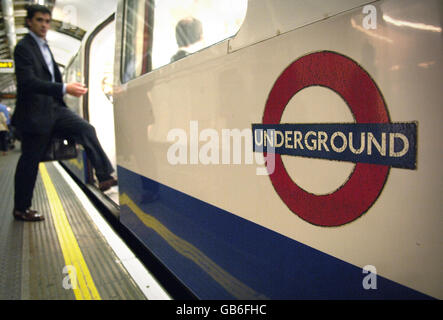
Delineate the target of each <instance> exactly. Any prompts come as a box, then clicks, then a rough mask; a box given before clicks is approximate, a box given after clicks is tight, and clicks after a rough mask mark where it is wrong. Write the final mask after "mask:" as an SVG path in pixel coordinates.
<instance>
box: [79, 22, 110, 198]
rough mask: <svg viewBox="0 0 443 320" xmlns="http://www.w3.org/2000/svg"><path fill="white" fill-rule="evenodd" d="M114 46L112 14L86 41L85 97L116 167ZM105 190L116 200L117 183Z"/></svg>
mask: <svg viewBox="0 0 443 320" xmlns="http://www.w3.org/2000/svg"><path fill="white" fill-rule="evenodd" d="M114 48H115V22H114V16H111V17H110V18H109V19H108V20H106V21H105V22H104V23H103V24H101V25H100V26H99V27H98V28H97V29H96V30H95V31H94V32H93V33H92V35H91V37H90V39H89V40H88V43H87V45H86V52H85V55H86V57H87V60H86V64H85V71H86V72H85V74H87V79H86V83H87V86H88V88H89V94H88V96H87V99H86V106H85V109H87V112H88V114H87V117H88V119H89V122H90V123H91V124H92V125H93V126H94V127H95V129H96V132H97V136H98V139H99V141H100V143H101V145H102V147H103V149H104V151H105V152H106V154H107V156H108V158H109V160H110V161H111V163H112V165H113V167H114V168H116V153H115V129H114V104H113V99H112V88H113V72H114ZM105 194H106V195H107V196H108V197H109V198H111V200H113V201H114V202H115V203H116V204H118V187H117V186H116V187H112V188H111V189H110V190H108V191H106V192H105Z"/></svg>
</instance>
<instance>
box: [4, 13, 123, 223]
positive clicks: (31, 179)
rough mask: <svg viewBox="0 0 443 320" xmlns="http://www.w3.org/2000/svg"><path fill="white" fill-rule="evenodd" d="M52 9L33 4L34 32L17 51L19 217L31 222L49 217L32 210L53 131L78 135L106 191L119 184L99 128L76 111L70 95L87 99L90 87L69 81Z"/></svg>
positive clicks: (29, 24) (30, 25)
mask: <svg viewBox="0 0 443 320" xmlns="http://www.w3.org/2000/svg"><path fill="white" fill-rule="evenodd" d="M50 22H51V11H50V10H49V9H48V8H46V7H45V6H41V5H31V6H28V8H27V16H26V26H27V27H28V29H29V33H28V34H27V35H26V36H25V37H24V38H23V39H22V40H20V41H19V42H18V43H17V46H16V48H15V50H14V60H15V71H16V78H17V102H16V108H15V111H14V114H13V116H12V125H13V126H14V127H16V128H17V130H18V131H19V132H20V135H21V139H22V155H21V157H20V159H19V161H18V163H17V168H16V172H15V195H14V210H13V215H14V217H15V218H16V219H19V220H25V221H41V220H44V216H43V215H42V214H40V213H38V212H37V211H35V210H32V209H31V204H32V195H33V190H34V186H35V181H36V179H37V174H38V164H39V162H40V159H41V158H42V157H43V155H44V153H45V150H46V148H47V146H48V145H49V142H50V139H51V137H52V136H53V135H62V136H64V137H72V138H74V140H75V141H76V142H78V143H80V144H82V145H83V146H84V148H85V151H86V154H87V156H88V158H89V159H90V160H91V163H92V165H93V167H94V168H95V173H96V176H97V179H98V181H99V188H100V190H102V191H104V190H107V189H109V188H110V187H111V186H113V185H116V184H117V180H116V179H115V178H113V177H112V176H111V173H112V172H113V171H114V169H113V168H112V165H111V163H110V161H109V159H108V157H107V156H106V154H105V152H104V151H103V149H102V147H101V146H100V142H99V141H98V139H97V135H96V133H95V129H94V127H93V126H91V125H90V124H89V123H88V122H87V121H85V120H84V119H82V118H80V117H79V116H78V115H77V114H75V113H74V112H73V111H71V110H70V109H69V108H68V107H67V106H66V104H65V102H64V101H63V96H64V94H69V95H72V96H75V97H81V96H83V95H84V94H85V93H86V92H87V88H85V87H84V85H83V84H81V83H68V84H64V83H63V81H62V77H61V74H60V70H59V69H58V66H57V64H56V63H55V61H54V58H53V56H52V53H51V51H50V49H49V47H48V45H47V42H46V33H47V32H48V30H49V26H50Z"/></svg>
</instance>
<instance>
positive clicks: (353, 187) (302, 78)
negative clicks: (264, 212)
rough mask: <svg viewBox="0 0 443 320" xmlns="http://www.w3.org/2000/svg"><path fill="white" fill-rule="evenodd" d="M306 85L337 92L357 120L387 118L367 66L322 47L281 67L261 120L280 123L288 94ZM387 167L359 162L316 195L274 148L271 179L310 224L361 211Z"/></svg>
mask: <svg viewBox="0 0 443 320" xmlns="http://www.w3.org/2000/svg"><path fill="white" fill-rule="evenodd" d="M310 86H323V87H326V88H329V89H331V90H333V91H335V92H336V93H337V94H339V95H340V96H341V97H342V98H343V99H344V100H345V101H346V103H347V104H348V106H349V108H350V110H351V112H352V114H353V115H354V118H355V120H356V122H357V123H390V121H389V116H388V112H387V110H386V106H385V103H384V100H383V97H382V95H381V93H380V91H379V90H378V88H377V86H376V84H375V83H374V81H373V80H372V79H371V77H370V76H369V75H368V74H367V73H366V71H365V70H363V69H362V68H361V67H360V66H359V65H358V64H357V63H356V62H355V61H353V60H351V59H350V58H348V57H345V56H343V55H341V54H338V53H335V52H330V51H322V52H315V53H311V54H308V55H306V56H303V57H301V58H299V59H298V60H296V61H295V62H293V63H292V64H291V65H290V66H289V67H288V68H286V69H285V70H284V71H283V73H282V74H281V75H280V76H279V78H278V79H277V81H276V82H275V84H274V86H273V88H272V90H271V92H270V94H269V97H268V100H267V102H266V107H265V111H264V114H263V124H279V123H280V122H281V118H282V115H283V111H284V110H285V108H286V105H287V104H288V103H289V101H290V100H291V98H292V97H293V96H294V95H295V94H297V93H298V92H299V91H300V90H302V89H304V88H307V87H310ZM389 168H390V167H389V166H386V165H378V164H368V163H357V164H356V166H355V169H354V171H353V173H352V174H351V176H350V177H349V179H348V181H347V182H346V183H345V184H344V185H343V186H341V187H340V188H339V189H337V190H336V191H335V192H333V193H330V194H327V195H314V194H311V193H308V192H306V191H305V190H303V189H302V188H300V187H299V186H298V185H297V184H295V183H294V182H293V181H292V179H291V178H290V176H289V175H288V172H287V171H286V168H285V166H284V164H283V161H282V159H281V155H279V154H275V170H274V171H273V172H272V173H270V179H271V182H272V184H273V186H274V188H275V190H276V191H277V193H278V195H279V196H280V198H281V199H282V200H283V201H284V202H285V204H286V205H287V206H288V207H289V209H290V210H291V211H292V212H294V213H295V214H297V215H298V216H299V217H300V218H302V219H304V220H306V221H308V222H310V223H312V224H314V225H319V226H340V225H343V224H346V223H348V222H351V221H353V220H355V219H357V218H358V217H360V216H361V215H362V214H363V213H365V212H366V211H367V210H368V209H369V208H370V207H371V205H372V204H373V203H374V202H375V201H376V200H377V198H378V196H379V195H380V192H381V190H382V188H383V186H384V184H385V181H386V179H387V176H388V173H389ZM268 171H269V172H271V170H270V168H268Z"/></svg>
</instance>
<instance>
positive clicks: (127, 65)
mask: <svg viewBox="0 0 443 320" xmlns="http://www.w3.org/2000/svg"><path fill="white" fill-rule="evenodd" d="M247 2H248V1H247V0H126V1H125V21H124V34H123V59H122V81H123V82H127V81H128V80H130V79H133V78H135V77H138V76H139V75H141V74H144V73H147V72H149V71H151V70H153V69H156V68H159V67H161V66H164V65H166V64H168V63H172V62H175V61H177V60H180V59H182V58H184V57H186V56H188V55H190V54H192V53H194V52H197V51H198V50H201V49H203V48H206V47H208V46H211V45H213V44H215V43H217V42H220V41H222V40H224V39H227V38H229V37H232V36H233V35H234V34H236V33H237V32H238V30H239V29H240V26H241V24H242V23H243V20H244V17H245V15H246V8H247Z"/></svg>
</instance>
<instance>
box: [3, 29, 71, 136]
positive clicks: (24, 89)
mask: <svg viewBox="0 0 443 320" xmlns="http://www.w3.org/2000/svg"><path fill="white" fill-rule="evenodd" d="M51 57H52V53H51ZM14 61H15V75H16V78H17V102H16V108H15V110H14V114H13V115H12V119H11V124H12V125H13V126H15V127H16V128H17V129H19V130H20V131H22V132H27V133H34V134H47V133H50V132H51V131H52V127H53V125H54V121H55V119H54V108H57V107H66V104H65V102H64V101H63V81H62V76H61V73H60V70H59V69H58V66H57V64H56V63H55V61H54V57H52V62H53V63H54V78H55V82H52V81H51V73H50V72H49V69H48V66H47V65H46V62H45V60H44V58H43V55H42V53H41V51H40V48H39V46H38V44H37V42H36V41H35V40H34V39H33V38H32V36H31V35H30V34H27V35H26V36H25V37H24V38H23V39H22V40H20V41H19V42H18V43H17V46H16V47H15V50H14Z"/></svg>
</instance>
